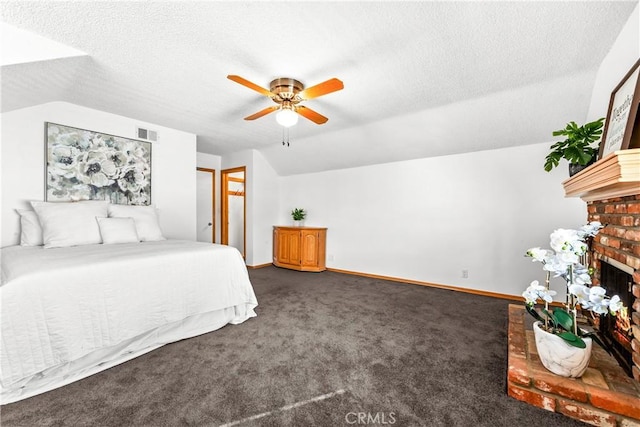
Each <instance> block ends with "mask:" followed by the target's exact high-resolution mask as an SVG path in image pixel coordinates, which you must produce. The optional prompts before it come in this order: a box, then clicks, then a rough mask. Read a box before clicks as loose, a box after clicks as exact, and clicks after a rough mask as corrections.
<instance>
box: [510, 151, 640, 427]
mask: <svg viewBox="0 0 640 427" xmlns="http://www.w3.org/2000/svg"><path fill="white" fill-rule="evenodd" d="M563 186H564V189H565V194H566V196H567V197H580V198H581V199H582V200H584V201H585V202H587V212H586V213H587V215H586V216H587V219H588V220H589V221H600V222H601V223H602V224H603V225H604V228H603V229H602V230H601V231H600V233H599V234H598V235H597V236H596V237H595V238H594V240H593V242H592V244H591V251H590V254H589V255H590V257H589V259H590V260H589V265H590V266H591V267H593V268H594V270H595V272H594V280H593V282H594V284H596V285H602V286H604V287H606V288H609V287H612V286H609V285H611V284H612V283H613V282H620V280H618V279H613V277H614V276H615V277H622V279H621V281H622V282H623V283H622V285H621V287H620V288H618V290H617V291H616V292H607V293H608V294H609V295H614V294H616V293H617V294H619V295H620V294H621V293H626V290H627V289H629V288H630V291H631V293H630V294H627V298H628V299H627V300H626V303H627V304H626V305H628V306H629V307H628V319H627V320H628V326H629V327H627V323H625V322H623V323H622V325H623V326H622V327H621V330H623V331H626V335H624V337H625V339H626V341H625V340H623V341H624V345H621V347H624V349H623V351H628V350H630V351H629V354H630V357H629V356H628V355H627V356H625V355H624V354H622V355H620V354H617V355H616V357H615V358H614V356H611V355H609V354H607V353H606V352H605V351H604V350H602V349H601V348H600V347H599V346H594V347H593V352H592V356H591V361H590V363H589V367H588V368H587V371H586V372H585V374H584V375H583V376H582V377H581V378H564V377H560V376H557V375H553V374H551V373H550V372H549V371H547V370H546V369H545V368H544V367H543V366H542V363H541V362H540V358H539V357H538V355H537V353H536V347H535V341H534V338H533V331H532V330H531V327H530V325H528V324H527V320H526V319H529V317H530V316H525V314H526V312H525V310H524V307H523V306H518V305H512V306H510V307H509V368H508V371H507V391H508V394H509V396H511V397H513V398H515V399H518V400H521V401H524V402H527V403H529V404H531V405H535V406H538V407H540V408H543V409H546V410H548V411H554V412H559V413H562V414H564V415H567V416H569V417H572V418H575V419H578V420H581V421H583V422H585V423H588V424H592V425H596V426H611V427H620V426H638V427H640V148H634V149H628V150H620V151H616V152H614V153H611V154H609V155H608V156H607V157H605V158H604V159H601V160H599V161H598V162H596V163H594V164H593V165H591V166H589V167H588V168H586V169H585V170H583V171H582V172H580V173H578V174H576V175H574V176H573V177H571V178H569V179H568V180H567V181H565V182H563ZM612 268H613V269H614V270H615V271H616V272H614V273H611V269H612ZM625 285H626V286H625ZM615 286H618V285H615ZM625 288H626V289H625ZM608 291H609V289H608ZM620 297H621V298H622V299H623V300H624V298H623V295H620ZM528 322H531V320H530V319H529V320H528ZM601 323H602V324H606V323H609V326H610V322H608V321H606V322H605V321H602V322H601ZM616 323H617V322H616ZM596 326H598V325H596ZM600 326H602V325H600ZM617 327H619V325H616V328H617ZM614 329H615V328H614ZM629 329H630V332H629ZM613 335H614V337H617V336H618V335H616V334H615V333H614V334H613ZM619 347H620V346H619ZM616 359H618V360H616ZM621 359H626V365H627V366H625V363H618V362H619V361H621ZM625 369H626V372H625ZM629 374H630V375H629Z"/></svg>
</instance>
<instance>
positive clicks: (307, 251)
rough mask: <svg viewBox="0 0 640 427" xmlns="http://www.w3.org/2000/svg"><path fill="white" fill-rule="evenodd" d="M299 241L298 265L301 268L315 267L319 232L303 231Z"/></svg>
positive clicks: (316, 264)
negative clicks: (300, 252) (300, 248)
mask: <svg viewBox="0 0 640 427" xmlns="http://www.w3.org/2000/svg"><path fill="white" fill-rule="evenodd" d="M300 240H301V241H302V242H301V243H302V254H301V255H302V257H301V259H300V264H301V265H302V266H303V267H317V266H318V241H319V232H318V231H313V230H303V231H302V237H301V239H300Z"/></svg>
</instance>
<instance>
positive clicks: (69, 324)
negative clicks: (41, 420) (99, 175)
mask: <svg viewBox="0 0 640 427" xmlns="http://www.w3.org/2000/svg"><path fill="white" fill-rule="evenodd" d="M0 251H1V252H0V256H1V257H2V272H1V273H2V275H1V286H0V303H1V308H2V312H1V322H2V325H1V331H2V348H1V349H0V352H1V353H0V359H1V368H2V372H1V378H0V379H1V381H0V385H1V386H2V389H3V390H8V389H10V388H11V387H12V385H15V384H20V382H21V381H24V379H25V378H29V377H33V376H34V375H36V374H38V373H40V372H42V371H45V370H46V369H48V368H51V367H55V366H61V365H64V364H65V363H67V362H70V361H73V360H76V359H79V358H81V357H82V356H85V355H88V354H89V353H92V352H95V351H97V350H100V349H104V348H108V347H111V346H116V345H117V344H119V343H122V342H125V341H126V340H131V339H132V338H134V337H137V336H142V335H143V334H144V333H146V332H148V331H152V330H154V329H155V328H159V327H162V325H167V324H171V323H172V322H173V323H175V322H180V321H183V320H184V319H188V318H189V317H190V316H194V317H195V316H197V315H199V314H203V313H208V312H213V311H216V310H221V309H228V308H230V307H235V312H234V311H232V312H231V313H232V314H231V318H230V319H228V321H229V323H240V322H242V321H244V320H246V319H248V318H249V317H253V316H255V312H254V311H253V308H255V307H256V306H257V300H256V297H255V294H254V292H253V288H252V287H251V283H250V282H249V277H248V274H247V270H246V267H245V265H244V260H243V259H242V256H241V255H240V253H239V252H238V251H237V250H236V249H234V248H231V247H227V246H221V245H211V244H205V243H196V242H188V241H180V240H167V241H162V242H145V243H136V244H121V245H88V246H78V247H71V248H57V249H43V248H42V247H20V246H12V247H7V248H3V249H1V250H0ZM234 313H235V314H234ZM225 322H226V320H225ZM217 327H220V326H217Z"/></svg>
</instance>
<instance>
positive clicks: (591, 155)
mask: <svg viewBox="0 0 640 427" xmlns="http://www.w3.org/2000/svg"><path fill="white" fill-rule="evenodd" d="M603 122H604V117H603V118H601V119H599V120H596V121H594V122H590V123H587V124H585V125H582V126H578V125H577V124H576V123H575V122H569V123H568V124H567V127H565V128H564V129H560V130H556V131H554V132H553V136H566V137H567V139H565V140H564V141H559V142H556V143H555V144H553V145H552V146H551V147H550V148H551V153H549V154H548V155H547V157H546V161H545V163H544V170H546V171H547V172H549V171H550V170H551V169H553V168H554V167H556V166H558V164H559V163H560V160H561V159H566V160H568V161H569V163H577V164H580V165H587V164H589V163H590V162H591V161H592V160H595V158H596V156H597V155H598V144H595V146H594V145H593V143H594V142H596V141H598V140H599V139H600V136H601V135H602V126H603Z"/></svg>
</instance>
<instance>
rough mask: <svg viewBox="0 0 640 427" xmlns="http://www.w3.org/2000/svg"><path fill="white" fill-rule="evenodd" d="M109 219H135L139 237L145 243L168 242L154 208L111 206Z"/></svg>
mask: <svg viewBox="0 0 640 427" xmlns="http://www.w3.org/2000/svg"><path fill="white" fill-rule="evenodd" d="M109 218H133V219H134V221H135V222H136V230H137V231H138V237H139V238H140V240H141V241H143V242H154V241H156V240H166V239H165V238H164V236H163V235H162V230H161V229H160V224H159V223H158V215H157V213H156V208H155V207H153V206H132V205H109Z"/></svg>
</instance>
